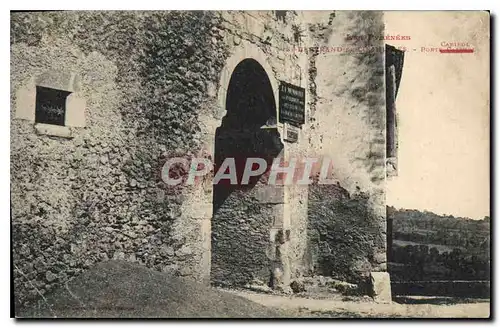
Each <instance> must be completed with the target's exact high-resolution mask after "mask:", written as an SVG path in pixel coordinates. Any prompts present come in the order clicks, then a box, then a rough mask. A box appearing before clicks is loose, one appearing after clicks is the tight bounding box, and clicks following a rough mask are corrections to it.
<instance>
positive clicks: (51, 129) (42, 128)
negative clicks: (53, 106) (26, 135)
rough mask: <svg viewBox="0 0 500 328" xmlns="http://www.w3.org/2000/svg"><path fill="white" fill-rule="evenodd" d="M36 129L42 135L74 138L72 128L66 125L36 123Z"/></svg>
mask: <svg viewBox="0 0 500 328" xmlns="http://www.w3.org/2000/svg"><path fill="white" fill-rule="evenodd" d="M35 130H36V133H37V134H41V135H48V136H52V137H61V138H66V139H71V138H73V135H72V134H71V130H70V129H69V128H68V127H66V126H61V125H52V124H43V123H37V124H36V125H35Z"/></svg>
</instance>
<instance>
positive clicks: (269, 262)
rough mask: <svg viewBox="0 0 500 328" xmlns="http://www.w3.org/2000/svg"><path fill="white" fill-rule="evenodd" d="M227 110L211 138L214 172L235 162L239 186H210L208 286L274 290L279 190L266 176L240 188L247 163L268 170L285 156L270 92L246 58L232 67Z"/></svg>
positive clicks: (264, 76) (261, 74)
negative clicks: (252, 160)
mask: <svg viewBox="0 0 500 328" xmlns="http://www.w3.org/2000/svg"><path fill="white" fill-rule="evenodd" d="M225 109H226V114H225V116H224V117H223V119H222V123H221V126H220V127H219V128H217V130H216V134H215V154H214V155H215V156H214V157H215V158H214V159H215V161H214V162H215V172H217V170H218V169H219V167H220V166H221V164H222V163H223V162H224V160H226V159H227V158H234V162H235V167H236V176H237V184H231V183H230V181H229V179H223V180H220V182H219V183H217V184H215V185H214V194H213V217H212V223H211V231H212V236H211V244H212V245H211V281H212V283H213V284H215V285H223V286H245V285H247V284H253V283H256V282H257V283H259V282H260V283H264V284H268V285H272V281H273V270H274V268H275V267H276V266H277V265H279V264H277V262H279V259H278V258H279V256H278V255H279V254H278V255H277V254H276V248H275V245H274V241H273V240H272V238H271V237H270V236H271V230H272V228H273V226H274V225H275V222H276V219H277V216H279V215H282V210H280V209H282V206H283V203H284V199H283V197H282V196H283V192H282V187H279V186H268V185H267V184H266V183H265V177H266V173H267V172H266V173H264V174H262V175H260V176H257V177H253V178H251V179H250V181H249V183H248V184H242V183H241V179H242V175H243V170H244V168H245V163H246V159H247V158H249V157H258V158H263V159H265V160H266V162H267V163H268V168H270V166H271V163H272V161H273V159H274V158H276V157H277V156H278V155H279V154H280V153H281V152H282V150H283V144H282V142H281V140H280V135H279V132H278V129H277V127H276V122H277V119H276V100H275V97H274V92H273V89H272V86H271V83H270V80H269V77H268V75H267V73H266V71H265V70H264V68H263V67H262V66H261V65H260V64H259V62H257V61H256V60H254V59H251V58H247V59H244V60H242V61H241V62H239V64H238V65H236V67H235V69H234V70H233V72H232V74H231V78H230V81H229V85H228V88H227V94H226V102H225ZM271 194H272V195H273V197H267V196H269V195H271ZM276 194H278V196H276ZM280 196H281V197H280Z"/></svg>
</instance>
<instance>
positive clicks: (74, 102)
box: [64, 93, 85, 127]
mask: <svg viewBox="0 0 500 328" xmlns="http://www.w3.org/2000/svg"><path fill="white" fill-rule="evenodd" d="M64 125H66V126H74V127H84V126H85V99H83V98H81V97H79V96H78V95H77V94H75V93H72V94H70V95H69V96H68V97H67V98H66V117H65V122H64Z"/></svg>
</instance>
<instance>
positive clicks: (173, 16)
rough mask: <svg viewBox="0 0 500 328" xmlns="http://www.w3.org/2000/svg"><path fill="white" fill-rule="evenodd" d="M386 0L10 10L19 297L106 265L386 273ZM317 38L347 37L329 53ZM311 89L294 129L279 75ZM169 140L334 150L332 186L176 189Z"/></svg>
mask: <svg viewBox="0 0 500 328" xmlns="http://www.w3.org/2000/svg"><path fill="white" fill-rule="evenodd" d="M383 33H384V26H383V17H382V13H381V12H347V11H320V12H296V11H265V12H264V11H230V12H203V11H196V12H183V11H170V12H154V11H148V12H120V11H115V12H83V11H75V12H33V13H28V12H23V13H12V14H11V87H12V93H11V104H12V106H11V207H12V214H11V220H12V241H13V249H12V250H13V258H14V262H13V264H14V266H13V274H14V288H15V300H16V304H17V305H20V306H21V305H26V304H29V303H30V302H32V301H33V300H34V299H36V298H39V297H41V295H44V294H45V293H47V292H49V291H51V290H53V289H54V288H55V287H57V286H59V285H61V284H63V283H64V282H66V281H68V280H69V279H71V278H72V277H74V276H75V275H77V274H79V273H80V272H82V271H83V270H85V269H86V268H88V267H89V266H91V265H92V264H94V263H97V262H101V261H105V260H108V259H121V260H126V261H130V262H138V263H140V264H142V265H144V266H147V267H151V268H154V269H156V270H159V271H165V272H173V273H175V274H177V275H180V276H185V277H188V278H193V279H196V280H198V281H202V282H205V283H206V284H210V283H211V284H214V285H222V286H247V285H252V284H261V285H265V286H270V287H272V288H276V289H281V290H283V291H287V290H289V285H290V284H291V283H292V282H293V281H294V280H297V279H300V278H302V277H310V276H314V275H324V276H330V277H333V278H335V279H341V280H345V281H348V282H352V283H358V282H360V281H364V280H366V279H369V277H370V273H372V272H379V271H380V272H384V271H386V255H385V254H386V218H385V179H386V168H385V161H386V139H385V136H386V104H385V73H384V72H385V68H384V52H383V51H361V52H349V51H342V50H338V46H339V45H340V47H344V49H346V48H348V47H358V46H362V47H365V48H370V47H372V48H374V49H383V46H384V44H383V40H382V39H379V38H368V39H365V38H363V39H362V40H358V39H356V38H352V37H351V38H349V37H348V36H349V35H351V36H352V35H367V34H370V35H383ZM321 49H337V50H335V51H321ZM281 82H286V83H289V84H292V85H295V86H298V87H302V88H304V89H305V122H304V123H303V124H301V125H300V126H299V127H298V139H297V141H296V142H287V141H286V140H284V138H285V134H284V129H285V126H284V124H283V123H282V122H280V120H279V94H278V90H279V85H280V83H281ZM172 156H184V157H186V158H192V157H195V156H206V157H207V158H210V159H213V160H214V162H215V163H218V162H220V161H221V160H223V159H224V158H227V157H228V156H234V157H235V158H246V157H249V156H261V157H264V158H266V160H272V159H273V158H276V157H278V156H280V157H282V158H284V159H285V160H287V159H290V158H293V157H300V158H306V157H307V156H313V157H317V156H328V157H330V158H332V161H333V163H334V167H333V171H332V172H333V178H334V179H335V181H336V183H335V184H333V185H317V184H312V185H309V186H299V185H291V186H269V185H266V184H264V183H262V181H261V180H260V177H259V178H258V179H256V180H255V181H254V182H253V184H252V185H251V186H247V187H243V186H235V187H231V188H229V187H225V186H223V185H222V186H219V185H216V186H213V185H212V184H211V183H201V184H196V185H193V186H182V187H179V188H170V187H168V186H167V185H166V184H165V183H164V181H162V179H161V169H162V166H163V164H164V163H165V161H166V160H167V159H168V158H170V157H172Z"/></svg>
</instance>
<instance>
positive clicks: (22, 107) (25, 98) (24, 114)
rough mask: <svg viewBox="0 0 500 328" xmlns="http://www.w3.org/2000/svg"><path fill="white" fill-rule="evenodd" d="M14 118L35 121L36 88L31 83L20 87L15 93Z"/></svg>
mask: <svg viewBox="0 0 500 328" xmlns="http://www.w3.org/2000/svg"><path fill="white" fill-rule="evenodd" d="M15 106H16V107H15V109H16V111H15V117H16V118H18V119H23V120H29V121H32V122H34V121H35V106H36V86H35V84H34V83H33V81H30V82H29V83H27V84H26V85H23V86H22V87H20V88H19V89H18V90H17V92H16V105H15Z"/></svg>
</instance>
